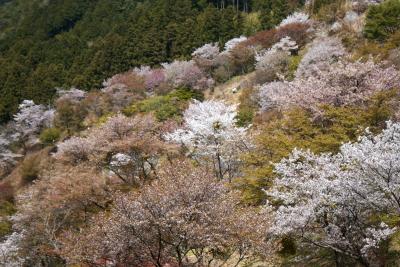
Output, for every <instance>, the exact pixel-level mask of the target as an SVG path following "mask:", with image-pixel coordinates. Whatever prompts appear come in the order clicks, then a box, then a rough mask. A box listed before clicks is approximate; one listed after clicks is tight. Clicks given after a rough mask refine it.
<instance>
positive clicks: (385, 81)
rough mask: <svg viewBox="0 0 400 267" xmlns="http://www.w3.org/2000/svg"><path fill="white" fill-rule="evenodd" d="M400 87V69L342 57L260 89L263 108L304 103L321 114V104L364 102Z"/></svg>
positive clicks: (304, 106) (304, 105) (286, 106)
mask: <svg viewBox="0 0 400 267" xmlns="http://www.w3.org/2000/svg"><path fill="white" fill-rule="evenodd" d="M398 87H400V72H399V71H397V70H396V69H395V68H394V67H385V66H384V65H380V64H375V63H374V62H373V61H371V60H370V61H368V62H346V61H344V60H341V61H339V62H337V63H334V64H331V65H330V66H329V67H328V69H326V70H320V71H318V72H316V73H315V75H314V76H313V77H308V78H295V80H294V81H292V82H287V81H284V82H272V83H268V84H265V85H263V86H262V87H261V88H260V90H259V98H260V105H261V108H262V110H268V109H271V108H275V107H283V108H289V107H290V106H293V105H294V106H300V107H303V108H306V109H310V110H312V111H314V112H316V114H318V110H319V109H318V106H319V105H321V104H332V105H350V104H360V103H362V102H363V101H366V100H367V99H369V98H370V97H371V96H372V95H374V94H376V93H377V92H379V91H382V90H389V89H393V88H398Z"/></svg>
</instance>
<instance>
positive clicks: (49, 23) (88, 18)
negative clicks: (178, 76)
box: [0, 0, 301, 122]
mask: <svg viewBox="0 0 400 267" xmlns="http://www.w3.org/2000/svg"><path fill="white" fill-rule="evenodd" d="M225 2H226V3H225ZM298 2H301V1H291V2H290V3H288V2H287V1H281V0H279V1H259V0H255V1H248V0H243V1H237V2H236V1H233V2H232V1H206V0H149V1H140V0H116V1H107V0H79V1H78V0H48V1H46V0H33V1H32V0H12V1H7V2H5V3H3V4H2V6H1V7H0V8H1V9H0V26H1V27H0V37H1V39H0V40H1V42H0V69H1V71H0V90H1V91H0V93H1V95H2V97H1V100H0V121H3V122H4V121H7V120H9V119H10V116H11V114H13V113H15V112H16V109H17V106H18V103H20V102H21V101H22V100H23V99H33V100H34V101H35V102H38V103H44V104H48V103H49V101H50V100H52V97H53V96H54V93H55V88H56V87H66V88H68V87H70V86H76V87H79V88H81V89H84V90H89V89H93V88H96V87H99V86H100V85H101V83H102V81H103V80H104V79H105V78H107V77H109V76H111V75H113V74H116V73H119V72H122V71H127V70H129V69H130V68H132V67H135V66H140V65H142V64H149V65H155V64H159V63H162V62H166V61H170V60H172V59H174V58H187V57H188V56H189V55H190V54H191V52H192V50H193V49H194V48H195V47H198V46H200V45H201V44H204V43H207V42H219V43H220V44H221V45H222V44H224V42H226V41H227V40H229V39H231V38H233V37H235V36H238V35H240V34H243V33H245V32H246V31H249V27H252V26H253V25H246V16H247V15H246V14H247V12H250V11H260V12H263V13H270V14H272V15H271V16H265V17H266V18H268V19H267V20H265V21H263V22H262V25H259V28H258V29H261V27H264V28H265V27H271V26H272V25H274V24H276V23H277V22H279V21H280V20H282V19H283V18H284V17H286V15H288V14H289V12H290V11H291V10H293V9H294V8H295V7H297V6H298V4H299V3H298ZM247 24H251V21H249V22H247ZM252 30H254V29H252Z"/></svg>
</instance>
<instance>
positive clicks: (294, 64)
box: [287, 55, 302, 80]
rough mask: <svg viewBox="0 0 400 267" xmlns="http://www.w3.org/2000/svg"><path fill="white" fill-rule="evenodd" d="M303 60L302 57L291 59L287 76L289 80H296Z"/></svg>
mask: <svg viewBox="0 0 400 267" xmlns="http://www.w3.org/2000/svg"><path fill="white" fill-rule="evenodd" d="M301 59H302V57H301V56H300V55H297V56H293V57H290V59H289V66H288V75H287V78H288V80H293V79H294V78H295V76H296V71H297V68H298V67H299V64H300V62H301Z"/></svg>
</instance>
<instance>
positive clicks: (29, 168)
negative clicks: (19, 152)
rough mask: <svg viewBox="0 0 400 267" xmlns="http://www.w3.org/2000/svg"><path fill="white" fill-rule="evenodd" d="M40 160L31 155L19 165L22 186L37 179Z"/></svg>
mask: <svg viewBox="0 0 400 267" xmlns="http://www.w3.org/2000/svg"><path fill="white" fill-rule="evenodd" d="M39 165H40V158H39V157H38V156H35V155H32V156H27V157H26V158H25V160H24V161H23V162H22V164H21V169H20V175H21V178H22V183H23V184H28V183H31V182H33V181H34V180H36V179H37V178H38V177H39V171H40V166H39Z"/></svg>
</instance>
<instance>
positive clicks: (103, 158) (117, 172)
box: [54, 114, 174, 186]
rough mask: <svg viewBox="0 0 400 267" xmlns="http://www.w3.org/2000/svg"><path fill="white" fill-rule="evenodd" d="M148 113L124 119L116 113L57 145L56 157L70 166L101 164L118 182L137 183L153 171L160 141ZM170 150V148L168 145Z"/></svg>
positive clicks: (158, 153)
mask: <svg viewBox="0 0 400 267" xmlns="http://www.w3.org/2000/svg"><path fill="white" fill-rule="evenodd" d="M159 127H160V125H158V124H157V123H156V122H155V120H154V119H153V118H152V117H151V116H144V117H139V116H138V117H135V118H128V117H126V116H124V115H122V114H117V115H115V116H113V117H111V118H109V119H108V120H107V121H106V122H105V123H104V124H102V125H100V126H99V127H96V128H94V129H92V130H91V131H89V132H88V133H87V136H86V137H72V138H70V139H67V140H66V141H64V142H62V143H61V144H59V145H58V151H57V153H56V154H55V155H54V156H55V158H56V159H59V160H63V161H66V162H69V163H71V164H73V165H78V164H82V163H84V164H90V165H93V166H96V167H101V168H103V169H104V170H106V171H109V172H110V175H111V176H116V177H117V178H118V179H119V180H121V181H122V182H124V183H126V184H128V185H132V186H139V185H141V184H142V183H143V182H145V181H146V180H147V179H149V178H150V176H151V175H152V174H154V172H155V166H156V165H157V162H158V158H159V157H160V156H161V154H162V152H164V142H162V140H161V138H160V136H161V134H160V135H158V128H159ZM168 149H169V152H170V153H172V152H173V151H174V150H173V147H172V146H169V147H168Z"/></svg>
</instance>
